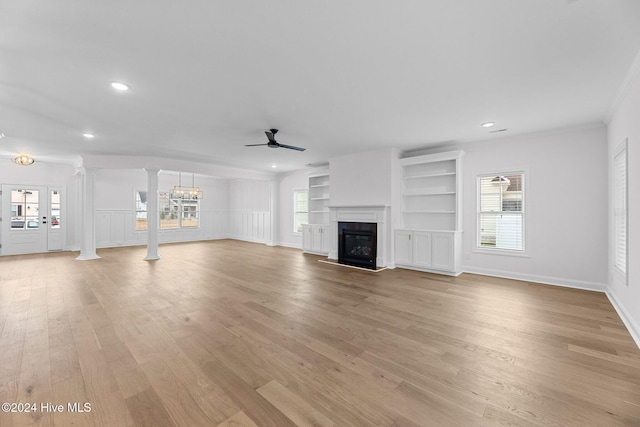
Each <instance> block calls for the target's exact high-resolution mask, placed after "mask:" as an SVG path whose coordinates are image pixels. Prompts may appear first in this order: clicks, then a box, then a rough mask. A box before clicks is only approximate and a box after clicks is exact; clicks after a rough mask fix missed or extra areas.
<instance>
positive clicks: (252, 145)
mask: <svg viewBox="0 0 640 427" xmlns="http://www.w3.org/2000/svg"><path fill="white" fill-rule="evenodd" d="M259 145H268V144H245V147H258V146H259Z"/></svg>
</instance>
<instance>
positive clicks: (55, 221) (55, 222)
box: [49, 190, 62, 229]
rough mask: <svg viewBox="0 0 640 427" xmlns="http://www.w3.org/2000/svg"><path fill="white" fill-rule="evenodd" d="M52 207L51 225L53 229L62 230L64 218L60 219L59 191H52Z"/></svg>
mask: <svg viewBox="0 0 640 427" xmlns="http://www.w3.org/2000/svg"><path fill="white" fill-rule="evenodd" d="M50 207H51V214H50V215H51V221H50V222H49V223H50V224H51V228H52V229H58V228H60V222H61V221H62V218H60V192H59V191H57V190H52V191H51V199H50Z"/></svg>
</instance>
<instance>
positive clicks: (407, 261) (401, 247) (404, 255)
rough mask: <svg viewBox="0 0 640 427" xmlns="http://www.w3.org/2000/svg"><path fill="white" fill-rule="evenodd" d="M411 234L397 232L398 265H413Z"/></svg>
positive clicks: (401, 231) (403, 231) (408, 232)
mask: <svg viewBox="0 0 640 427" xmlns="http://www.w3.org/2000/svg"><path fill="white" fill-rule="evenodd" d="M412 254H413V248H412V246H411V232H410V231H405V230H396V264H401V265H411V264H412V263H413V255H412Z"/></svg>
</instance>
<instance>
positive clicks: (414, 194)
mask: <svg viewBox="0 0 640 427" xmlns="http://www.w3.org/2000/svg"><path fill="white" fill-rule="evenodd" d="M455 194H456V192H455V191H433V192H430V191H424V190H415V191H405V192H404V193H402V196H404V197H419V196H454V195H455Z"/></svg>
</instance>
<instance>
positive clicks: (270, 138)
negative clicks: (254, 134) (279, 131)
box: [264, 130, 276, 142]
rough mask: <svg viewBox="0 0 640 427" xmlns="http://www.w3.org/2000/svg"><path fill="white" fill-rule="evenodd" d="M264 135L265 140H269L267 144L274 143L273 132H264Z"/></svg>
mask: <svg viewBox="0 0 640 427" xmlns="http://www.w3.org/2000/svg"><path fill="white" fill-rule="evenodd" d="M264 133H265V134H266V135H267V139H268V140H269V142H276V138H275V137H274V136H273V132H271V131H268V130H266V131H264Z"/></svg>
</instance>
